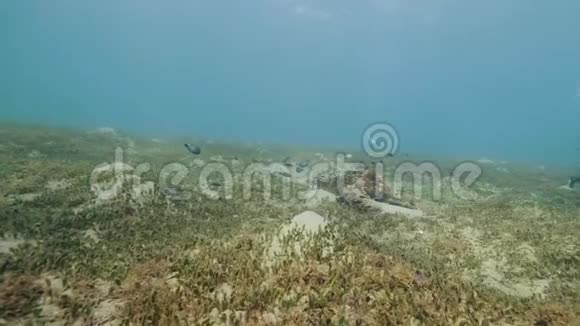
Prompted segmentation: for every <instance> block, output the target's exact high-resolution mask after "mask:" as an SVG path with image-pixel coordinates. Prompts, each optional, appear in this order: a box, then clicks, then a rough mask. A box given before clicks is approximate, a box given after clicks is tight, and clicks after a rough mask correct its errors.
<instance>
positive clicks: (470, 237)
mask: <svg viewBox="0 0 580 326" xmlns="http://www.w3.org/2000/svg"><path fill="white" fill-rule="evenodd" d="M461 234H462V236H463V238H464V239H465V240H466V242H467V243H468V244H469V246H470V247H471V250H472V252H473V254H474V255H475V256H477V257H480V258H481V259H482V260H481V264H480V266H479V269H477V270H470V271H466V272H465V273H464V277H465V279H467V280H469V281H475V280H476V279H478V275H479V276H480V277H481V282H482V284H483V285H484V286H487V287H489V288H493V289H495V290H498V291H500V292H502V293H504V294H507V295H510V296H515V297H520V298H530V297H533V296H538V297H543V296H544V294H545V293H546V290H547V289H548V287H549V286H550V280H549V279H529V278H525V277H517V278H508V277H507V276H506V272H508V271H510V270H511V271H514V270H521V269H522V267H521V266H517V265H515V264H514V263H513V262H511V263H508V259H507V258H506V257H505V255H504V254H503V253H501V252H500V251H499V250H498V249H497V248H496V247H495V246H494V245H493V244H491V245H484V244H482V243H481V241H480V238H481V236H482V234H483V233H482V232H481V231H480V230H477V229H474V228H471V227H466V228H463V229H462V230H461ZM516 250H517V252H518V253H521V255H522V257H523V258H524V259H525V260H526V261H527V262H531V263H534V262H537V258H536V256H535V251H534V248H533V247H531V246H530V245H529V244H527V243H522V244H520V246H518V248H516Z"/></svg>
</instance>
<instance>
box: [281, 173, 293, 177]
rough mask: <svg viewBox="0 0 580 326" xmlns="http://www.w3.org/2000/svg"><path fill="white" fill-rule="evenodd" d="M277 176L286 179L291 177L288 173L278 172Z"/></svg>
mask: <svg viewBox="0 0 580 326" xmlns="http://www.w3.org/2000/svg"><path fill="white" fill-rule="evenodd" d="M278 174H279V175H281V176H283V177H286V178H290V177H291V176H292V175H291V174H290V173H288V172H278Z"/></svg>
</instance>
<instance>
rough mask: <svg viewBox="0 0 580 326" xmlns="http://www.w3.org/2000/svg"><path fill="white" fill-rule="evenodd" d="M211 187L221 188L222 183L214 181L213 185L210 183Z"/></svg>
mask: <svg viewBox="0 0 580 326" xmlns="http://www.w3.org/2000/svg"><path fill="white" fill-rule="evenodd" d="M210 186H214V187H221V186H222V184H221V182H217V181H213V182H212V183H210Z"/></svg>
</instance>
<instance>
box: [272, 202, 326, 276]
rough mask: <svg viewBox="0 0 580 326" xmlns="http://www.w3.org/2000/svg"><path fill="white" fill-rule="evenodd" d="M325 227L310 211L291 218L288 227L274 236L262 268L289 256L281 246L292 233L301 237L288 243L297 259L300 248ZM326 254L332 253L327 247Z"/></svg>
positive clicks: (322, 220)
mask: <svg viewBox="0 0 580 326" xmlns="http://www.w3.org/2000/svg"><path fill="white" fill-rule="evenodd" d="M326 225H327V222H326V221H325V219H324V217H322V216H320V215H318V214H317V213H315V212H312V211H305V212H302V213H301V214H298V215H296V216H294V218H292V222H291V223H290V224H289V225H285V226H284V227H283V228H282V229H281V230H280V231H279V232H278V233H277V234H275V235H274V237H273V239H272V241H271V243H270V246H269V248H268V250H267V252H266V258H265V259H264V267H270V266H272V265H273V264H274V263H275V262H276V261H277V259H279V258H281V257H284V256H285V255H286V254H289V253H288V252H286V251H285V248H284V246H283V244H284V243H285V240H287V237H289V236H292V235H294V234H295V233H294V232H297V233H299V235H300V236H301V237H297V238H292V239H290V241H289V242H288V245H289V247H288V248H289V249H290V251H291V252H292V251H293V253H294V254H296V255H297V256H298V257H302V256H303V250H302V248H303V247H304V245H305V244H306V242H307V241H308V240H309V239H310V238H311V236H313V235H314V234H316V233H318V232H320V231H323V230H324V229H325V227H326ZM325 251H326V252H327V253H330V252H332V247H331V246H329V247H328V248H325Z"/></svg>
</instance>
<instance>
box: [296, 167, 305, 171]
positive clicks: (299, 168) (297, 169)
mask: <svg viewBox="0 0 580 326" xmlns="http://www.w3.org/2000/svg"><path fill="white" fill-rule="evenodd" d="M302 171H304V168H303V167H301V166H297V167H296V172H298V173H302Z"/></svg>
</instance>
